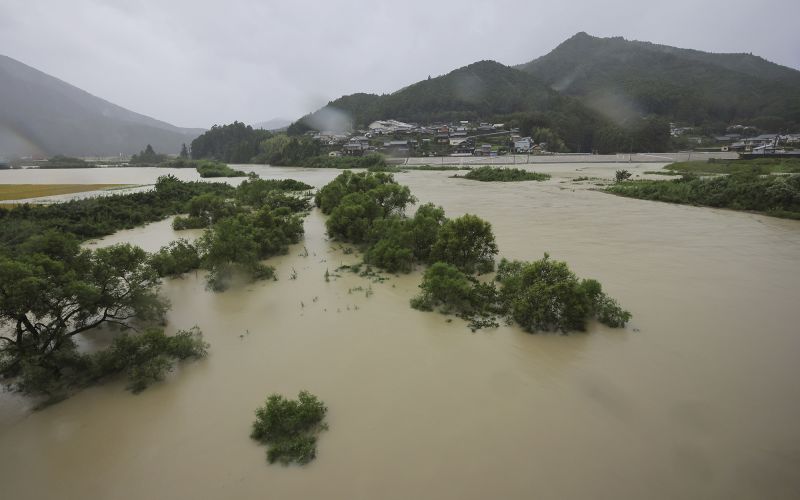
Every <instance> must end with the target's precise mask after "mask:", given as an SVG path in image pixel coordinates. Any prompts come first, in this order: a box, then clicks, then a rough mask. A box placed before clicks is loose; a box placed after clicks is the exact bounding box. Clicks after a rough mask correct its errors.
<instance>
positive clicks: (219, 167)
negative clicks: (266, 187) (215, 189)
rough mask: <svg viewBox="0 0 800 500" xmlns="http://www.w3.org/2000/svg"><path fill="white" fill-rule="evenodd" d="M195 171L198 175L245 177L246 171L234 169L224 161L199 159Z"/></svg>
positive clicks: (204, 176)
mask: <svg viewBox="0 0 800 500" xmlns="http://www.w3.org/2000/svg"><path fill="white" fill-rule="evenodd" d="M195 168H197V173H198V174H200V177H203V178H206V177H245V176H247V174H246V173H244V172H242V171H241V170H234V169H232V168H231V167H229V166H228V165H226V164H224V163H219V162H216V161H211V160H200V161H199V162H198V163H197V166H196V167H195Z"/></svg>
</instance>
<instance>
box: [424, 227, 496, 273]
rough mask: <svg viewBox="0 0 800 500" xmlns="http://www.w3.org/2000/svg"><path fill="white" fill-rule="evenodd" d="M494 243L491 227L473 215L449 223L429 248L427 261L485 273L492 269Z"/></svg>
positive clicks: (466, 270) (471, 271)
mask: <svg viewBox="0 0 800 500" xmlns="http://www.w3.org/2000/svg"><path fill="white" fill-rule="evenodd" d="M495 255H497V244H496V243H495V241H494V234H493V233H492V225H491V224H490V223H488V222H486V221H485V220H483V219H481V218H480V217H478V216H476V215H471V214H466V215H463V216H461V217H459V218H457V219H452V220H448V221H447V222H445V223H444V224H443V225H442V227H441V229H440V230H439V234H438V237H437V238H436V241H435V242H434V244H433V246H432V247H431V252H430V260H431V261H434V262H435V261H440V262H446V263H448V264H452V265H454V266H456V267H457V268H459V269H460V270H462V271H464V272H466V273H478V274H482V273H487V272H490V271H492V270H493V269H494V256H495Z"/></svg>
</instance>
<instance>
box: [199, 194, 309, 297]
mask: <svg viewBox="0 0 800 500" xmlns="http://www.w3.org/2000/svg"><path fill="white" fill-rule="evenodd" d="M302 234H303V221H302V219H301V218H300V217H299V216H297V215H295V214H293V213H292V211H291V209H289V208H288V207H281V208H277V209H271V208H269V207H263V208H260V209H258V210H255V211H253V212H245V213H239V214H237V215H235V216H233V217H227V218H223V219H222V220H220V221H218V222H216V223H215V224H214V225H213V226H212V227H211V228H210V229H209V230H208V231H206V232H205V233H204V234H203V236H202V237H201V238H200V240H199V241H198V249H199V251H200V255H201V256H202V260H203V263H204V266H205V267H206V268H208V269H209V274H208V278H207V279H208V284H209V287H210V288H211V289H213V290H216V291H221V290H225V289H226V288H228V286H229V285H230V283H231V281H233V280H235V279H236V278H237V277H239V276H243V277H245V278H246V279H248V280H255V279H264V278H271V277H273V275H274V269H273V268H272V267H269V266H266V265H264V264H262V263H261V261H262V260H264V259H266V258H268V257H271V256H273V255H278V254H284V253H286V252H287V251H288V248H289V245H290V244H292V243H297V242H298V241H300V237H301V236H302Z"/></svg>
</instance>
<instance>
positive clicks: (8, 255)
mask: <svg viewBox="0 0 800 500" xmlns="http://www.w3.org/2000/svg"><path fill="white" fill-rule="evenodd" d="M310 189H311V186H309V185H307V184H304V183H301V182H298V181H293V180H291V179H289V180H282V181H267V180H262V179H259V178H258V177H257V176H255V175H251V176H249V177H248V179H247V180H245V181H244V182H242V183H241V184H240V185H239V186H238V187H236V188H234V187H233V186H231V185H228V184H223V183H213V182H183V181H180V180H178V179H176V178H175V177H172V176H162V177H160V178H159V179H158V181H157V182H156V184H155V189H153V190H152V191H146V192H140V193H129V194H112V195H110V196H105V197H96V198H87V199H80V200H71V201H67V202H62V203H54V204H51V205H31V204H22V205H20V206H19V207H16V208H15V209H13V210H5V209H2V208H0V322H2V323H3V324H4V325H5V326H10V327H11V328H4V329H3V330H2V331H0V378H2V383H3V384H4V385H5V386H7V387H11V388H12V389H14V390H17V391H20V392H22V393H25V394H28V395H31V396H35V397H38V398H40V400H41V402H42V404H49V403H53V402H56V401H59V400H61V399H64V398H66V397H68V396H69V395H71V394H73V393H74V392H77V391H78V390H80V389H82V388H84V387H87V386H89V385H92V384H95V383H99V382H101V381H103V380H106V379H108V378H111V377H114V376H116V375H118V374H126V375H127V377H128V386H127V388H128V389H129V390H131V391H132V392H139V391H141V390H143V389H144V388H146V387H147V386H148V385H149V384H151V383H153V382H156V381H159V380H161V379H163V377H164V375H165V373H166V372H168V371H170V370H172V368H173V366H174V364H175V362H177V361H180V360H184V359H189V358H201V357H204V356H205V354H206V352H207V348H208V345H207V344H206V343H205V342H204V341H203V340H202V334H201V332H200V331H199V330H198V329H192V330H187V331H181V332H178V333H176V334H175V335H171V336H167V335H166V334H165V333H164V331H163V329H160V328H158V326H159V325H163V321H164V318H165V314H166V311H167V310H168V308H169V304H168V303H167V302H166V300H165V299H163V298H162V297H161V296H160V295H159V286H160V282H161V279H162V278H163V277H166V276H176V275H179V274H181V273H184V272H187V271H189V270H192V269H198V268H201V267H202V268H205V269H208V271H209V272H208V275H207V283H208V287H209V288H210V289H212V290H214V291H220V290H224V289H225V288H226V287H227V286H229V285H230V284H231V283H232V282H234V281H236V282H239V281H243V280H255V279H265V278H272V279H275V277H274V269H273V268H272V267H270V266H268V265H265V264H263V263H262V262H261V261H262V260H263V259H265V258H267V257H269V256H272V255H277V254H281V253H286V252H287V251H288V246H289V245H290V244H292V243H296V242H298V241H299V239H300V237H301V236H302V234H303V224H302V218H303V216H304V215H305V214H306V213H307V211H308V209H309V198H310V196H309V195H308V194H303V192H304V191H305V192H307V191H308V190H310ZM181 213H188V214H189V217H194V219H193V223H194V225H195V227H205V228H206V231H205V233H204V234H203V236H202V237H201V238H200V240H198V242H197V244H194V243H189V242H187V241H185V240H177V241H174V242H172V243H171V244H170V245H167V246H166V247H164V248H162V249H161V250H159V251H158V252H155V253H153V254H148V253H147V252H145V251H143V250H142V249H140V248H138V247H135V246H132V245H130V244H117V245H113V246H110V247H108V248H100V249H95V250H91V249H86V248H82V247H81V246H80V243H81V242H82V241H85V240H88V239H92V238H97V237H101V236H106V235H109V234H112V233H114V232H116V231H118V230H120V229H129V228H133V227H136V226H141V225H144V224H146V223H149V222H155V221H158V220H161V219H164V218H165V217H167V216H170V215H176V214H181ZM100 326H108V327H111V329H110V330H109V331H108V333H107V334H108V335H111V336H112V342H111V345H110V347H108V348H106V349H104V350H101V351H98V352H96V353H93V354H84V353H82V352H80V351H79V349H78V345H77V343H76V341H75V338H76V336H78V335H80V334H81V333H83V332H85V331H87V330H91V329H94V328H96V327H100ZM134 326H135V327H136V329H137V330H142V331H143V332H144V333H141V334H136V335H130V336H129V335H127V334H126V333H125V332H127V331H129V330H130V329H131V328H133V327H134ZM116 331H119V332H122V335H119V333H116Z"/></svg>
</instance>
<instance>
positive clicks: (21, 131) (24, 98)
mask: <svg viewBox="0 0 800 500" xmlns="http://www.w3.org/2000/svg"><path fill="white" fill-rule="evenodd" d="M202 132H203V130H202V129H186V128H179V127H175V126H173V125H170V124H169V123H165V122H162V121H158V120H155V119H153V118H150V117H148V116H144V115H140V114H138V113H134V112H132V111H129V110H127V109H125V108H122V107H120V106H117V105H115V104H112V103H110V102H108V101H105V100H103V99H100V98H98V97H95V96H93V95H91V94H89V93H87V92H84V91H83V90H81V89H79V88H77V87H74V86H72V85H70V84H68V83H65V82H63V81H61V80H59V79H57V78H54V77H52V76H49V75H47V74H45V73H42V72H41V71H38V70H36V69H34V68H31V67H30V66H27V65H25V64H23V63H21V62H19V61H16V60H14V59H11V58H10V57H6V56H2V55H0V157H2V156H6V157H12V156H18V155H20V156H21V155H29V154H43V155H54V154H65V155H71V156H94V155H99V156H107V155H116V154H119V153H122V154H133V153H136V152H138V151H140V150H141V149H142V148H143V147H144V146H145V145H146V144H151V145H152V147H153V148H155V150H156V151H159V152H164V153H176V154H177V153H178V152H179V151H180V149H181V144H183V143H189V142H191V140H192V139H193V138H194V137H196V136H198V135H199V134H200V133H202Z"/></svg>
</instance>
